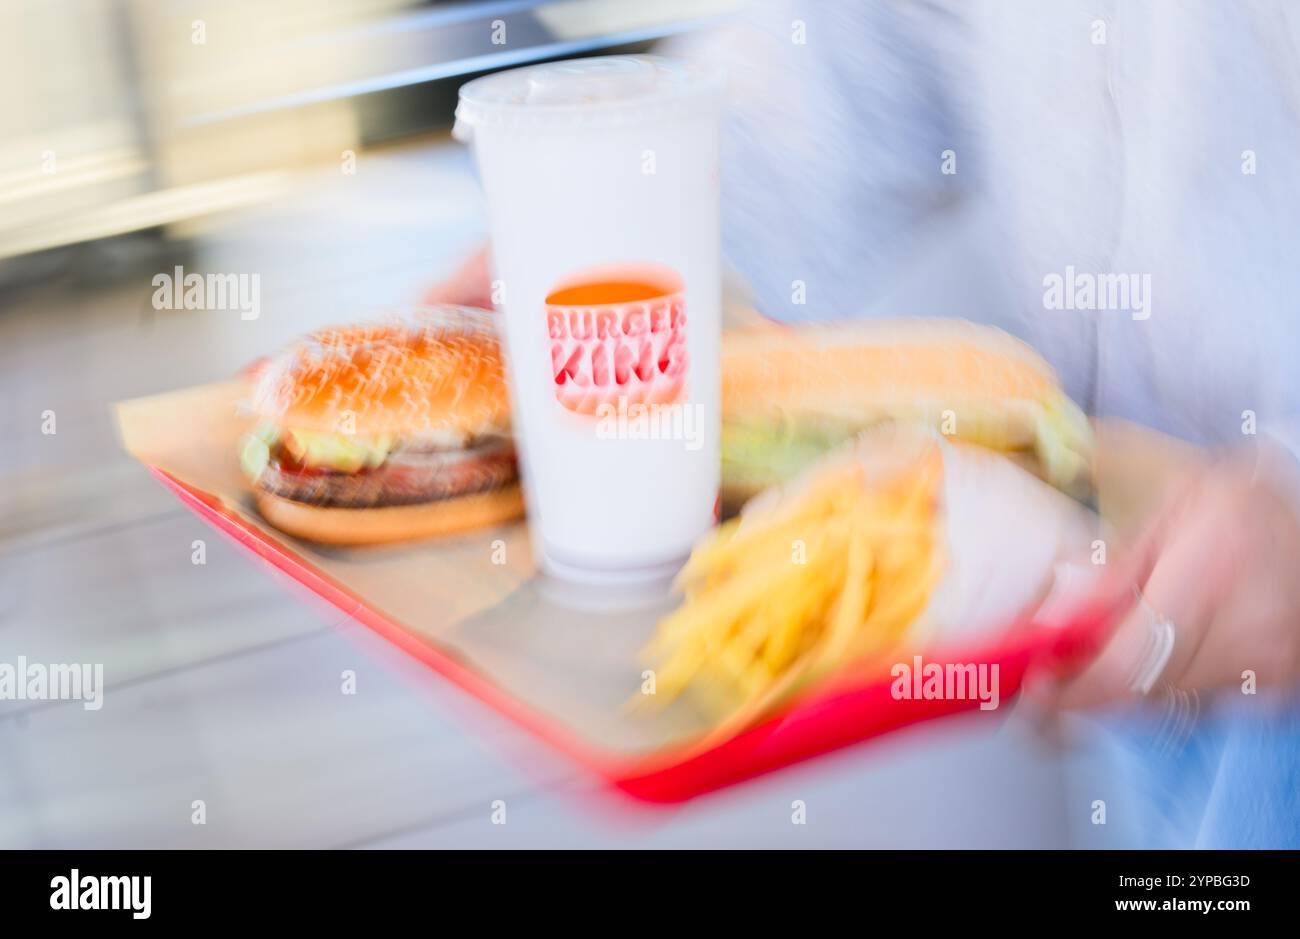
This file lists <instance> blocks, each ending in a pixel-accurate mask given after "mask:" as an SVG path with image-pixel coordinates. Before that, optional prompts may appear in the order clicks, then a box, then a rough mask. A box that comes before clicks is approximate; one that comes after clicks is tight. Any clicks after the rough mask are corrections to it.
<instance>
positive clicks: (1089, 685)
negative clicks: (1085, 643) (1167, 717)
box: [1057, 538, 1209, 709]
mask: <svg viewBox="0 0 1300 939" xmlns="http://www.w3.org/2000/svg"><path fill="white" fill-rule="evenodd" d="M1192 560H1193V559H1192V558H1190V557H1189V552H1188V550H1187V541H1186V539H1181V538H1180V539H1177V540H1175V541H1174V542H1173V543H1172V544H1171V545H1170V546H1169V547H1168V548H1167V549H1166V550H1164V551H1163V552H1161V554H1160V557H1159V560H1157V561H1156V563H1155V566H1154V567H1153V568H1152V570H1151V575H1150V576H1149V577H1148V578H1147V579H1146V581H1145V583H1143V584H1142V587H1141V593H1142V599H1141V601H1140V602H1138V603H1136V604H1134V606H1133V607H1132V608H1131V609H1130V610H1129V613H1128V615H1127V616H1125V617H1124V619H1123V620H1122V621H1121V623H1120V625H1119V627H1118V628H1117V629H1116V630H1115V633H1114V635H1113V636H1112V637H1111V639H1110V641H1109V642H1108V643H1107V644H1106V646H1105V648H1103V649H1102V651H1101V653H1100V654H1099V655H1098V656H1097V658H1096V659H1095V660H1094V661H1093V662H1092V663H1091V664H1090V665H1089V666H1088V667H1087V668H1085V669H1084V670H1083V672H1082V673H1080V674H1079V676H1078V677H1077V678H1075V679H1073V680H1072V681H1069V682H1067V683H1065V684H1064V685H1063V686H1062V687H1061V688H1060V694H1059V696H1058V699H1057V704H1058V706H1059V707H1062V708H1067V709H1074V708H1088V707H1097V706H1099V705H1104V704H1109V703H1114V702H1119V701H1124V700H1132V699H1133V698H1135V697H1136V696H1137V691H1136V690H1135V689H1134V687H1133V683H1134V680H1135V678H1138V677H1139V675H1138V673H1139V671H1140V670H1141V669H1142V668H1143V667H1144V666H1146V665H1151V664H1153V663H1152V656H1153V655H1154V651H1155V649H1156V646H1157V644H1158V640H1157V634H1156V628H1157V627H1156V623H1157V621H1159V620H1161V619H1166V620H1169V621H1170V622H1172V623H1173V629H1174V637H1173V639H1174V642H1173V651H1172V653H1171V654H1170V655H1169V658H1168V660H1167V661H1166V662H1165V663H1164V667H1163V668H1162V669H1161V672H1160V675H1159V676H1158V677H1159V680H1160V681H1161V682H1167V683H1171V684H1177V682H1178V681H1179V679H1180V677H1181V676H1183V675H1184V673H1185V672H1186V671H1187V668H1188V666H1189V665H1190V664H1191V662H1192V661H1193V659H1195V657H1196V653H1197V650H1198V648H1199V647H1200V644H1201V641H1202V639H1203V637H1204V635H1205V633H1206V629H1207V627H1208V614H1207V612H1206V611H1207V610H1208V609H1209V606H1208V605H1207V603H1206V602H1205V596H1204V589H1203V583H1204V582H1203V581H1202V580H1200V579H1199V578H1198V577H1197V567H1196V566H1195V564H1193V563H1189V562H1191V561H1192Z"/></svg>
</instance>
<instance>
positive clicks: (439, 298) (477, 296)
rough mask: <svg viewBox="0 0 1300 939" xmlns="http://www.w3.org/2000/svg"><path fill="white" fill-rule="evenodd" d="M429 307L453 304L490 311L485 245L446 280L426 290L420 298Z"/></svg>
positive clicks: (490, 296)
mask: <svg viewBox="0 0 1300 939" xmlns="http://www.w3.org/2000/svg"><path fill="white" fill-rule="evenodd" d="M420 302H421V303H426V304H429V305H434V304H439V303H452V304H457V305H459V306H475V307H482V308H483V309H485V310H490V309H492V275H491V274H490V273H488V249H487V245H484V246H483V247H481V248H479V249H478V250H477V251H475V252H474V253H473V254H471V255H470V256H469V257H468V258H466V259H465V261H464V263H462V264H461V265H460V267H458V268H457V269H456V270H455V271H454V272H452V275H451V276H450V277H448V278H447V279H446V280H443V281H440V282H439V283H436V284H434V285H433V286H432V287H430V288H428V289H427V290H426V291H425V292H424V293H423V294H422V295H421V297H420Z"/></svg>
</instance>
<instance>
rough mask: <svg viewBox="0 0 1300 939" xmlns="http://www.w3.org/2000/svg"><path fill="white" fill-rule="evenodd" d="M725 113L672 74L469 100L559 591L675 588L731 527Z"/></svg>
mask: <svg viewBox="0 0 1300 939" xmlns="http://www.w3.org/2000/svg"><path fill="white" fill-rule="evenodd" d="M721 96H722V78H721V74H720V73H718V72H716V71H714V70H711V69H708V68H705V67H701V66H695V65H688V64H685V63H680V62H675V61H672V60H669V59H664V58H660V57H655V56H612V57H605V58H592V59H579V60H574V61H569V62H556V63H550V64H545V65H537V66H530V67H527V68H521V69H514V70H512V71H508V72H500V73H497V74H494V75H489V76H487V77H485V78H480V79H477V80H475V81H472V82H469V83H468V84H466V85H465V86H464V87H463V88H462V89H461V91H460V103H459V106H458V107H457V109H456V130H455V133H456V136H457V137H458V138H459V139H461V140H464V141H467V142H469V143H470V145H471V147H472V149H473V153H474V157H475V161H476V163H477V166H478V170H479V176H480V179H481V181H482V184H483V188H484V191H485V193H486V197H487V207H488V219H489V227H490V237H491V246H492V261H493V277H494V281H493V300H494V302H495V303H496V304H497V306H498V307H499V308H500V309H502V310H503V312H504V327H505V328H504V340H505V348H506V352H507V372H508V376H509V384H510V393H511V406H512V408H513V427H514V433H515V436H516V440H517V443H518V446H519V450H520V454H521V457H522V462H523V473H524V486H525V497H526V499H527V502H528V512H529V517H530V524H531V526H532V537H533V544H534V550H535V551H536V552H537V554H538V557H539V559H540V561H541V563H542V565H543V567H544V568H545V569H547V570H548V571H550V572H551V573H553V574H556V575H559V576H561V577H566V578H569V579H580V580H595V581H602V580H604V581H608V580H620V579H623V580H628V579H645V578H653V577H657V576H660V575H662V574H664V573H666V572H670V571H671V570H672V569H673V568H675V567H676V566H677V565H679V564H680V563H681V562H682V561H683V560H684V559H685V557H686V556H687V554H689V552H690V548H691V545H692V543H693V542H694V541H695V540H696V539H697V538H698V537H699V536H700V535H701V534H702V533H703V532H704V531H705V530H706V529H708V528H709V527H710V525H712V524H713V523H714V521H715V520H716V512H717V494H718V482H719V443H718V437H719V395H720V388H719V385H720V376H719V356H720V345H721V275H720V266H719V253H720V250H719V225H718V201H719V200H718V123H719V114H720V106H721Z"/></svg>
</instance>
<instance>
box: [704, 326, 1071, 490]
mask: <svg viewBox="0 0 1300 939" xmlns="http://www.w3.org/2000/svg"><path fill="white" fill-rule="evenodd" d="M884 422H897V423H900V424H905V425H919V426H924V427H930V428H933V429H935V430H938V431H940V432H941V433H943V434H944V435H945V436H948V437H950V438H951V439H954V440H958V441H964V442H968V443H975V444H979V445H982V446H984V447H987V448H989V449H993V450H998V451H1002V452H1005V453H1008V454H1011V455H1013V456H1017V457H1019V460H1020V462H1022V463H1023V464H1026V465H1027V466H1028V467H1029V468H1031V469H1033V470H1034V471H1035V472H1037V473H1038V474H1039V475H1041V476H1042V477H1043V478H1045V479H1047V480H1048V481H1049V482H1051V483H1052V484H1054V485H1056V486H1057V487H1058V488H1061V489H1063V490H1066V491H1068V492H1071V493H1074V494H1080V493H1081V492H1082V491H1083V490H1085V489H1086V487H1087V485H1088V481H1089V467H1090V461H1091V451H1092V440H1091V429H1090V427H1089V425H1088V422H1087V419H1086V417H1085V416H1084V415H1083V413H1082V411H1080V410H1079V408H1078V407H1077V406H1076V405H1075V404H1074V403H1073V402H1072V401H1070V399H1069V398H1068V397H1067V396H1066V395H1065V393H1064V392H1063V391H1062V390H1061V387H1060V384H1059V382H1058V381H1057V377H1056V375H1055V373H1054V372H1053V371H1052V369H1051V367H1050V366H1049V365H1048V364H1047V362H1046V361H1044V360H1043V358H1042V357H1041V356H1040V355H1038V354H1037V353H1036V352H1035V351H1034V350H1033V349H1032V348H1030V347H1029V346H1028V345H1026V344H1025V343H1023V342H1021V341H1019V340H1017V339H1015V338H1013V337H1011V336H1009V335H1008V334H1006V333H1004V332H1002V331H1001V330H998V329H995V328H992V327H987V326H977V325H975V324H973V323H969V322H966V321H964V320H930V319H908V320H867V321H854V322H843V323H825V324H812V325H798V326H783V325H778V324H766V325H762V326H754V327H750V328H747V329H744V330H739V331H736V332H733V333H730V334H728V336H727V338H726V341H725V343H724V351H723V358H722V423H723V445H722V450H723V468H722V477H723V502H724V503H726V504H728V505H731V506H734V505H737V504H739V503H742V502H743V501H744V500H745V499H747V498H749V497H750V496H752V495H753V494H755V493H756V492H758V491H760V490H762V489H764V488H766V487H768V486H770V485H773V484H775V483H778V482H781V481H782V480H784V479H787V478H789V477H790V476H791V475H793V474H795V473H797V472H798V471H799V470H801V469H802V468H803V467H805V466H807V465H808V464H809V462H811V461H812V460H813V459H815V458H816V456H817V455H818V454H820V453H822V452H825V451H826V450H827V449H830V448H832V447H834V446H836V445H838V444H839V443H841V442H843V441H844V440H847V439H848V438H850V437H852V436H854V435H856V434H857V433H859V432H861V431H862V430H865V429H867V428H869V427H872V426H874V425H876V424H880V423H884Z"/></svg>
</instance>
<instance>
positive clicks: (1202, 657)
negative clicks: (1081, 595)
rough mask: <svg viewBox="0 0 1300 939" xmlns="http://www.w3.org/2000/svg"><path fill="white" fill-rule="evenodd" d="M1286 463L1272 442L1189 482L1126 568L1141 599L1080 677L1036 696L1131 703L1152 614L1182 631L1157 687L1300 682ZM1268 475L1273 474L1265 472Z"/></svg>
mask: <svg viewBox="0 0 1300 939" xmlns="http://www.w3.org/2000/svg"><path fill="white" fill-rule="evenodd" d="M1289 464H1293V461H1292V460H1291V457H1290V455H1289V454H1284V453H1281V452H1279V451H1277V450H1275V449H1273V448H1271V447H1270V446H1268V445H1261V447H1260V448H1259V450H1258V451H1257V453H1256V452H1241V453H1237V454H1233V455H1232V456H1230V457H1227V458H1225V459H1223V460H1221V461H1218V462H1216V463H1213V464H1211V465H1209V466H1208V467H1206V468H1205V469H1202V470H1198V471H1196V472H1195V473H1194V474H1193V475H1191V476H1190V478H1188V479H1187V480H1185V481H1184V483H1183V484H1182V485H1181V487H1180V488H1179V489H1178V491H1177V492H1176V493H1174V495H1173V497H1172V498H1171V499H1170V500H1169V502H1168V504H1167V505H1166V506H1165V508H1164V510H1163V511H1161V512H1160V513H1159V514H1158V516H1157V517H1156V519H1155V521H1154V522H1153V523H1152V524H1151V525H1150V526H1149V527H1148V529H1147V531H1146V532H1145V534H1144V535H1143V536H1142V538H1141V539H1139V541H1138V543H1137V544H1136V545H1135V546H1134V549H1133V550H1132V551H1131V552H1130V553H1129V556H1128V557H1127V558H1126V560H1125V561H1123V562H1122V563H1123V564H1124V565H1125V566H1126V570H1125V573H1126V574H1128V575H1130V576H1131V579H1132V582H1133V583H1134V584H1136V585H1137V586H1138V587H1139V588H1140V590H1141V592H1142V596H1143V598H1144V600H1145V603H1146V606H1147V609H1143V608H1142V606H1141V605H1140V604H1139V605H1135V607H1134V609H1133V610H1132V611H1131V612H1130V613H1129V615H1128V616H1127V617H1126V618H1125V619H1124V621H1123V622H1121V623H1120V625H1119V626H1118V627H1117V629H1116V630H1115V632H1114V634H1113V635H1112V636H1111V638H1110V641H1109V642H1108V643H1107V644H1106V646H1105V647H1104V648H1103V650H1102V651H1101V653H1100V654H1099V655H1098V657H1097V658H1096V659H1095V660H1094V661H1093V662H1092V663H1091V664H1090V665H1089V666H1088V667H1087V668H1086V669H1085V670H1084V671H1083V672H1081V673H1080V674H1078V675H1077V676H1075V677H1073V678H1069V679H1066V680H1064V681H1060V682H1041V683H1038V684H1036V685H1035V687H1034V689H1033V694H1034V696H1035V697H1037V698H1039V699H1040V700H1041V699H1044V698H1046V699H1048V700H1053V701H1055V703H1056V704H1058V705H1059V706H1061V707H1065V708H1076V707H1090V706H1095V705H1100V704H1106V703H1112V702H1115V701H1117V700H1123V699H1125V698H1132V697H1134V696H1135V695H1136V694H1137V692H1135V691H1134V690H1133V688H1132V687H1131V683H1132V681H1133V677H1134V672H1135V669H1137V668H1139V667H1140V663H1141V662H1142V660H1143V658H1144V655H1146V654H1147V653H1148V651H1149V650H1150V649H1151V648H1152V621H1153V616H1152V613H1154V614H1156V615H1157V616H1158V617H1160V618H1164V619H1167V620H1168V621H1170V622H1171V623H1172V624H1173V627H1174V645H1173V652H1172V654H1171V655H1170V657H1169V659H1168V662H1167V664H1166V665H1165V667H1164V669H1163V671H1162V673H1161V674H1160V676H1159V684H1158V686H1157V687H1163V688H1165V689H1168V688H1174V689H1179V690H1183V691H1192V690H1196V691H1209V690H1216V689H1221V688H1227V687H1230V686H1231V687H1240V686H1241V685H1242V683H1243V682H1244V681H1245V678H1244V677H1243V673H1244V672H1246V671H1247V670H1249V671H1252V672H1254V674H1255V677H1256V681H1257V684H1258V688H1259V690H1260V691H1261V692H1262V691H1265V690H1266V689H1269V688H1283V687H1290V686H1294V685H1295V684H1296V683H1297V682H1298V681H1300V505H1297V499H1296V495H1297V493H1300V486H1297V487H1296V488H1294V489H1291V488H1289V483H1290V480H1287V479H1285V478H1283V474H1284V473H1294V471H1295V470H1294V466H1293V465H1289ZM1265 467H1266V468H1265Z"/></svg>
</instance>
